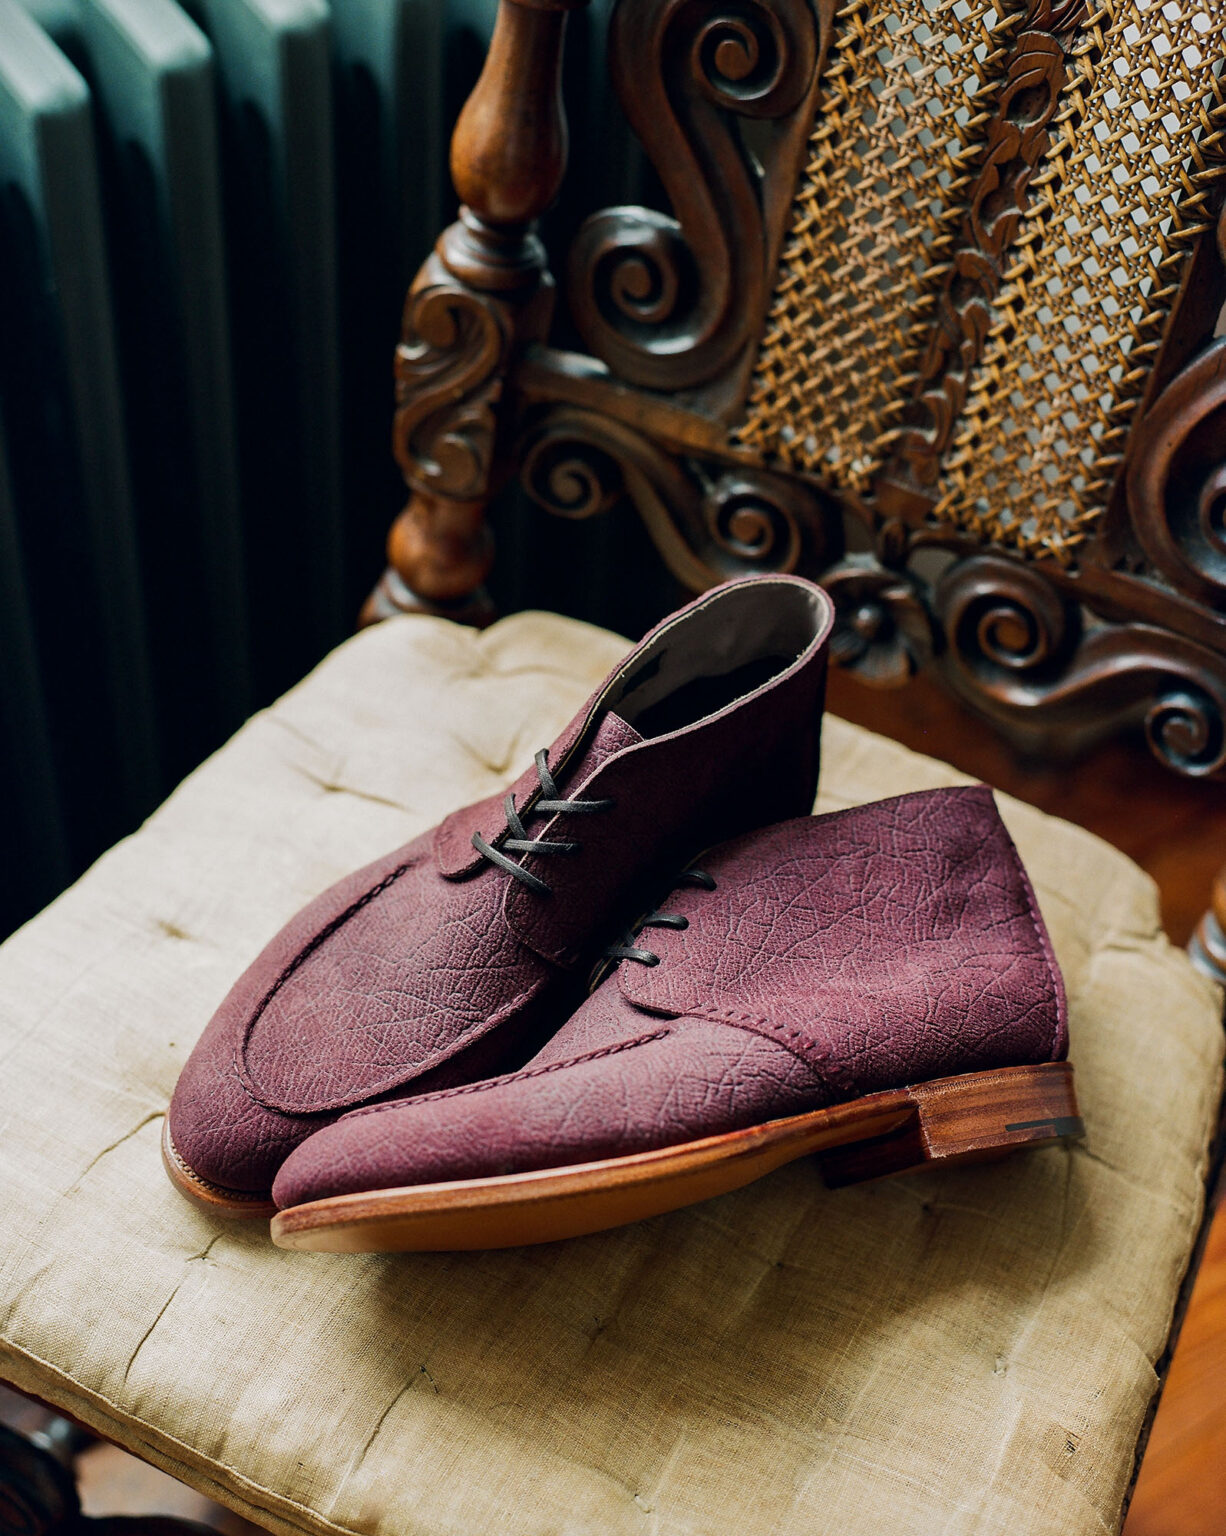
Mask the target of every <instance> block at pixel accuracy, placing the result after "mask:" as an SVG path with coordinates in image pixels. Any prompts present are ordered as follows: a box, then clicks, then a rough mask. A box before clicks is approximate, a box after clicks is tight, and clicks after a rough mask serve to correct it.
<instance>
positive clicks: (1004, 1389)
mask: <svg viewBox="0 0 1226 1536" xmlns="http://www.w3.org/2000/svg"><path fill="white" fill-rule="evenodd" d="M625 649H626V643H625V642H624V641H622V640H620V639H618V638H617V637H615V636H612V635H608V634H604V633H602V632H599V631H596V630H592V629H589V628H586V627H584V626H581V625H577V624H574V623H572V622H569V621H566V620H563V619H559V618H556V617H551V616H546V615H533V614H523V615H517V616H515V617H513V618H510V619H507V620H504V621H502V622H501V623H499V624H498V625H495V626H494V627H493V628H492V629H491V630H489V631H487V632H486V633H484V634H481V635H478V634H474V633H471V632H469V631H466V630H463V629H459V628H456V627H453V626H451V625H449V624H446V623H443V622H441V621H436V620H432V619H423V618H417V617H413V618H403V619H395V620H391V621H389V622H388V623H386V624H384V625H380V626H378V627H376V628H374V629H372V630H369V631H367V632H365V633H363V634H362V635H359V636H357V637H356V638H355V639H353V640H351V641H349V642H348V643H346V644H345V645H344V646H342V647H341V648H340V649H339V650H338V651H336V652H335V653H334V654H333V655H332V656H331V657H329V658H328V660H327V661H326V662H325V663H324V664H323V665H322V666H321V667H320V668H319V669H318V670H317V671H316V672H315V673H313V674H312V675H311V676H310V677H309V678H308V679H306V680H305V681H304V682H303V683H302V684H301V685H299V687H297V688H296V689H294V690H293V691H292V692H291V693H289V694H288V695H286V696H285V698H283V699H282V700H280V701H279V702H278V704H276V705H275V706H274V707H273V708H272V709H271V710H268V711H266V712H265V713H264V714H262V715H260V716H258V717H257V718H256V719H255V720H253V721H252V722H251V723H250V724H248V725H247V726H246V727H245V728H244V729H243V730H242V731H240V732H239V734H238V735H237V736H236V737H235V739H234V740H233V741H232V742H231V743H230V744H229V745H228V746H226V747H225V748H224V749H223V750H222V751H221V752H220V753H219V754H217V756H216V757H215V758H213V759H212V760H211V761H210V762H208V763H207V764H206V765H205V766H204V767H203V768H201V769H200V770H198V771H197V772H196V773H195V774H193V775H192V776H191V777H190V778H189V779H188V780H187V781H186V782H185V783H184V785H183V786H181V788H180V789H179V790H178V791H177V792H176V793H175V795H173V796H172V797H171V799H170V800H169V801H168V802H167V804H166V805H165V806H164V807H163V808H162V809H161V810H160V811H158V813H157V814H156V815H155V816H154V817H153V818H152V819H151V820H150V822H149V823H148V824H147V825H146V826H145V827H144V828H143V829H142V830H141V831H140V832H139V833H137V834H136V835H135V836H134V837H133V838H130V839H129V840H127V841H126V842H125V843H122V844H120V845H119V846H118V847H117V848H115V849H114V850H112V851H111V852H110V853H109V854H108V855H107V856H106V857H105V858H104V859H103V860H101V861H100V863H99V864H98V865H97V866H96V867H95V868H94V869H93V870H91V871H90V872H89V873H88V874H87V875H86V876H85V877H84V878H83V879H82V880H81V881H80V882H79V883H78V884H77V885H76V886H75V887H74V888H73V889H72V890H70V891H69V892H67V893H66V894H65V895H64V896H63V897H62V898H60V900H59V901H57V902H56V903H55V904H54V905H53V906H52V907H51V908H50V909H48V911H47V912H46V913H44V914H43V915H42V916H41V917H39V918H37V919H36V920H35V921H34V922H33V923H31V924H29V925H28V926H27V927H26V928H25V929H24V930H23V931H22V932H20V933H19V934H17V935H16V936H15V937H14V938H13V939H11V940H10V941H9V942H8V944H7V945H5V946H4V947H3V949H2V950H0V1126H2V1127H3V1130H2V1131H0V1230H2V1231H3V1233H4V1238H3V1242H2V1243H0V1375H3V1376H4V1377H6V1378H7V1379H9V1380H10V1381H12V1382H13V1383H14V1384H15V1385H16V1386H18V1387H19V1388H21V1389H24V1390H26V1391H28V1392H32V1393H35V1394H36V1395H38V1396H39V1397H42V1398H44V1399H46V1400H48V1401H50V1402H53V1403H56V1404H58V1405H59V1406H61V1407H62V1408H64V1409H65V1410H66V1411H68V1412H70V1413H73V1414H75V1415H76V1416H77V1417H79V1418H81V1419H82V1420H83V1421H84V1422H86V1423H89V1424H91V1425H93V1426H94V1427H95V1428H97V1429H98V1430H100V1431H101V1432H102V1433H104V1434H106V1435H108V1436H110V1437H111V1438H112V1439H114V1440H116V1441H117V1442H119V1443H120V1444H122V1445H126V1446H127V1447H129V1448H130V1449H132V1450H134V1451H135V1452H136V1453H137V1454H139V1455H142V1456H145V1457H146V1458H147V1459H149V1460H151V1461H153V1462H155V1463H156V1464H158V1465H161V1466H163V1467H165V1468H167V1469H168V1470H169V1471H171V1472H173V1473H174V1474H175V1475H176V1476H179V1477H181V1478H183V1479H184V1480H185V1481H188V1482H190V1483H192V1484H193V1485H194V1486H196V1487H199V1488H201V1489H203V1490H205V1491H207V1492H209V1493H211V1494H212V1495H214V1496H215V1497H218V1498H220V1499H222V1500H223V1501H224V1502H226V1503H228V1504H230V1505H231V1506H232V1507H234V1508H236V1509H238V1510H240V1511H242V1512H243V1513H245V1514H247V1515H248V1516H249V1517H250V1518H252V1519H254V1520H256V1521H258V1522H260V1523H261V1524H263V1525H265V1526H267V1527H269V1528H271V1529H274V1530H278V1531H283V1532H289V1531H307V1532H318V1533H341V1532H355V1533H356V1532H361V1533H371V1536H402V1533H403V1536H427V1533H428V1536H444V1533H446V1536H471V1533H472V1532H474V1531H478V1530H498V1531H500V1532H505V1533H511V1536H518V1533H523V1536H540V1533H542V1532H545V1531H548V1532H559V1533H562V1532H565V1533H568V1536H589V1533H590V1536H597V1533H598V1536H623V1533H625V1536H631V1533H634V1536H638V1533H641V1532H644V1531H653V1532H658V1533H663V1536H681V1533H685V1536H699V1533H701V1536H707V1533H711V1536H715V1533H720V1536H722V1533H724V1532H726V1531H728V1530H736V1531H738V1532H744V1533H748V1536H757V1533H766V1532H770V1533H772V1536H799V1533H802V1532H803V1533H810V1532H812V1531H813V1530H814V1529H822V1530H827V1529H829V1530H837V1531H839V1532H840V1536H861V1533H863V1536H869V1533H871V1536H880V1533H881V1532H882V1531H883V1530H906V1531H929V1530H942V1531H945V1532H947V1533H952V1536H959V1533H968V1536H969V1533H970V1532H975V1533H977V1536H979V1533H998V1532H999V1533H1001V1536H1005V1533H1007V1536H1016V1533H1017V1532H1018V1531H1026V1532H1028V1533H1037V1536H1066V1533H1067V1536H1072V1533H1077V1536H1080V1533H1082V1532H1091V1531H1094V1532H1098V1531H1101V1530H1102V1529H1104V1528H1106V1529H1111V1528H1112V1527H1113V1526H1114V1525H1115V1523H1116V1522H1117V1518H1118V1514H1119V1510H1120V1506H1121V1502H1122V1499H1123V1496H1124V1493H1125V1489H1126V1487H1127V1485H1128V1482H1129V1479H1130V1477H1131V1475H1132V1465H1133V1457H1134V1451H1135V1446H1136V1442H1137V1437H1138V1435H1139V1433H1140V1430H1141V1427H1142V1424H1143V1422H1144V1419H1145V1414H1146V1409H1147V1406H1148V1403H1149V1399H1150V1397H1151V1394H1152V1392H1153V1388H1154V1381H1155V1376H1154V1362H1155V1361H1156V1360H1157V1359H1158V1358H1159V1356H1160V1355H1161V1353H1162V1351H1163V1348H1164V1346H1165V1342H1166V1338H1167V1334H1168V1331H1169V1327H1170V1322H1171V1315H1172V1308H1173V1305H1174V1301H1175V1297H1176V1294H1177V1291H1178V1287H1179V1284H1180V1280H1181V1277H1182V1275H1183V1273H1184V1271H1185V1268H1186V1266H1187V1262H1188V1257H1189V1254H1190V1252H1191V1247H1192V1243H1193V1240H1194V1235H1195V1233H1196V1231H1197V1229H1198V1225H1199V1220H1200V1215H1201V1209H1202V1197H1203V1191H1202V1183H1201V1181H1202V1178H1203V1175H1204V1171H1205V1165H1206V1149H1207V1146H1208V1142H1209V1137H1210V1133H1211V1128H1212V1126H1213V1123H1214V1119H1215V1114H1216V1107H1217V1103H1218V1095H1219V1088H1220V1065H1221V1055H1222V1032H1221V1023H1220V1002H1221V1000H1220V996H1219V994H1218V992H1217V991H1216V989H1214V988H1213V987H1212V986H1210V985H1209V984H1208V983H1207V982H1206V981H1204V980H1203V979H1202V978H1201V977H1200V976H1198V974H1197V973H1196V972H1195V971H1194V970H1193V969H1192V968H1191V967H1190V965H1189V964H1188V962H1187V961H1186V959H1185V958H1184V956H1183V955H1181V954H1180V953H1178V952H1177V951H1175V950H1173V949H1172V948H1171V946H1170V945H1169V944H1168V943H1167V942H1166V940H1165V939H1164V938H1163V937H1162V935H1161V932H1160V928H1159V921H1158V911H1157V903H1156V899H1155V892H1154V889H1153V886H1152V884H1151V883H1150V882H1149V881H1148V880H1147V879H1146V878H1145V877H1144V876H1143V875H1141V874H1140V873H1139V872H1138V871H1137V870H1136V869H1135V867H1134V866H1132V865H1131V864H1130V863H1129V861H1128V860H1126V859H1125V858H1123V857H1122V856H1121V855H1119V854H1118V853H1116V852H1114V851H1113V850H1111V849H1110V848H1108V847H1106V846H1105V845H1104V844H1102V843H1101V842H1099V841H1097V840H1096V839H1094V838H1093V837H1091V836H1089V835H1088V834H1086V833H1083V832H1081V831H1079V830H1077V829H1074V828H1072V827H1069V826H1067V825H1065V824H1063V823H1061V822H1059V821H1055V820H1052V819H1050V818H1048V817H1045V816H1043V815H1041V814H1040V813H1038V812H1036V811H1034V810H1032V809H1028V808H1026V807H1024V806H1020V805H1018V804H1017V803H1016V802H1013V801H1010V800H1008V799H1007V798H1005V797H1003V796H1002V797H999V802H998V803H999V805H1000V809H1001V812H1002V815H1003V817H1004V820H1005V822H1006V825H1007V826H1008V828H1009V830H1010V833H1011V834H1012V836H1013V837H1014V839H1015V841H1016V843H1017V846H1018V849H1019V851H1020V853H1021V855H1022V858H1023V860H1024V862H1025V864H1026V867H1027V869H1028V871H1029V874H1030V876H1031V879H1032V881H1033V883H1034V887H1035V890H1036V894H1037V897H1038V902H1039V906H1040V909H1041V911H1042V913H1043V917H1044V919H1045V921H1046V923H1047V926H1048V928H1049V931H1050V933H1051V937H1052V941H1053V944H1054V947H1055V951H1056V955H1057V958H1058V960H1059V962H1060V965H1061V968H1062V971H1063V974H1064V978H1065V983H1066V986H1067V990H1068V996H1069V1027H1070V1056H1071V1058H1072V1060H1073V1061H1074V1063H1075V1065H1076V1069H1077V1083H1078V1092H1079V1098H1080V1102H1081V1107H1082V1111H1083V1114H1084V1116H1085V1119H1086V1123H1087V1140H1086V1142H1085V1144H1084V1145H1083V1146H1079V1147H1072V1148H1069V1149H1067V1150H1060V1151H1047V1152H1042V1153H1036V1154H1034V1155H1030V1156H1021V1157H1017V1158H1014V1159H1012V1160H1010V1161H1008V1162H1005V1163H1001V1164H997V1165H992V1166H986V1167H977V1168H965V1169H958V1170H950V1171H946V1172H941V1173H934V1174H922V1175H919V1176H916V1177H914V1178H910V1179H897V1180H892V1181H886V1182H884V1183H881V1184H876V1185H866V1186H863V1187H859V1188H853V1189H848V1190H840V1191H837V1192H832V1191H828V1190H827V1189H825V1187H824V1186H823V1184H822V1182H821V1179H820V1176H819V1174H818V1172H817V1170H816V1168H815V1167H814V1166H813V1165H812V1164H811V1163H807V1162H805V1163H797V1164H794V1165H791V1166H789V1167H787V1168H785V1169H782V1170H780V1171H779V1172H778V1173H776V1174H774V1175H772V1176H771V1177H770V1178H768V1179H765V1180H762V1181H761V1182H759V1183H758V1184H756V1185H754V1186H752V1187H751V1188H748V1189H745V1190H742V1191H739V1192H737V1193H735V1194H731V1195H728V1196H725V1197H722V1198H721V1199H719V1200H718V1201H715V1202H712V1203H710V1204H707V1205H701V1206H696V1207H693V1208H691V1209H688V1210H685V1211H680V1212H677V1213H676V1214H674V1215H670V1216H666V1217H661V1218H658V1219H656V1220H654V1221H651V1222H646V1223H640V1224H638V1225H636V1226H631V1227H626V1228H623V1229H620V1230H618V1231H614V1232H609V1233H605V1234H601V1235H599V1236H595V1237H591V1238H584V1239H580V1240H577V1241H575V1242H570V1243H564V1244H558V1245H555V1246H552V1247H547V1248H540V1249H523V1250H508V1251H505V1252H500V1253H485V1254H481V1253H477V1254H466V1255H427V1256H415V1257H411V1258H410V1257H399V1256H370V1257H362V1258H353V1257H344V1256H331V1255H318V1256H315V1255H302V1254H292V1253H287V1252H284V1251H281V1250H278V1249H275V1248H273V1247H272V1246H271V1244H270V1243H269V1242H268V1239H267V1236H266V1234H265V1232H264V1230H263V1229H262V1228H261V1227H259V1226H255V1225H247V1226H241V1225H240V1226H234V1225H225V1226H221V1225H219V1224H217V1223H215V1222H213V1221H210V1220H209V1219H208V1218H207V1217H205V1216H204V1215H203V1214H201V1213H200V1212H198V1211H196V1210H195V1209H193V1208H192V1207H190V1206H189V1205H187V1204H185V1203H184V1202H183V1201H182V1200H181V1199H180V1198H179V1196H178V1195H177V1194H176V1193H175V1191H174V1190H173V1189H171V1187H170V1185H169V1184H168V1183H167V1181H166V1179H165V1177H164V1175H163V1173H162V1170H161V1167H160V1164H159V1154H158V1142H159V1135H160V1129H161V1120H162V1117H163V1115H164V1113H165V1109H166V1105H167V1102H168V1100H169V1096H170V1092H171V1089H172V1086H173V1084H174V1081H175V1078H176V1076H177V1074H178V1072H179V1070H180V1068H181V1066H182V1063H183V1061H184V1059H185V1057H186V1054H187V1051H188V1049H189V1048H190V1046H191V1044H192V1042H193V1040H194V1037H195V1035H196V1034H197V1033H198V1032H199V1031H200V1030H201V1029H202V1028H203V1026H204V1024H205V1022H206V1021H207V1019H208V1017H209V1015H210V1014H211V1012H212V1011H213V1009H214V1008H215V1007H216V1006H217V1004H218V1003H219V1002H220V1000H221V998H222V997H223V996H224V994H225V992H226V990H227V989H228V987H229V986H230V985H231V983H232V981H233V979H234V977H235V975H237V974H238V972H239V971H241V969H242V968H243V967H244V966H245V965H246V964H247V963H249V961H250V960H251V959H252V958H253V957H254V955H255V954H256V953H257V952H258V950H259V949H260V948H261V947H262V945H263V944H264V943H265V942H266V941H267V940H268V939H269V938H270V937H271V936H272V934H274V933H275V932H276V931H277V929H278V928H280V927H281V925H282V924H283V923H284V922H285V921H286V920H287V919H288V918H289V917H290V916H291V915H292V914H293V913H294V912H295V911H297V910H298V909H299V908H300V907H301V906H302V905H303V904H304V903H305V902H307V901H308V900H310V899H311V898H312V897H313V896H314V895H315V894H317V893H318V892H319V891H321V890H323V889H324V888H325V887H326V886H328V885H329V884H330V883H332V882H333V881H334V880H335V879H337V878H338V877H340V876H341V875H343V874H344V873H345V872H346V871H347V870H349V869H352V868H354V867H355V866H356V865H358V864H360V863H362V862H363V861H365V860H368V859H371V858H374V857H376V856H377V855H378V854H379V853H380V852H381V851H382V850H384V849H386V848H389V847H393V846H395V845H396V844H398V843H404V842H407V841H408V840H409V839H410V838H412V837H413V836H415V835H417V834H418V833H419V832H420V831H422V830H424V829H425V828H427V827H429V826H430V825H432V824H433V823H435V822H437V821H438V820H439V819H440V818H441V817H442V816H444V815H445V814H446V813H447V812H448V811H449V810H451V809H452V808H454V807H455V806H456V805H459V804H461V803H463V802H465V801H471V800H474V799H476V798H480V797H481V796H483V795H489V794H493V793H494V792H496V791H497V789H498V788H499V786H500V785H501V784H502V783H503V782H504V781H505V779H506V777H507V775H508V773H509V772H512V771H513V770H514V768H515V765H516V764H517V763H518V762H521V761H524V760H526V759H527V757H528V756H529V755H530V754H531V752H532V751H533V750H534V748H535V747H536V746H537V745H539V743H540V742H541V741H543V740H548V739H551V737H552V736H554V735H556V733H557V732H558V731H559V730H560V729H561V727H562V726H563V725H564V723H565V721H566V720H567V718H569V716H570V715H571V714H573V713H574V711H575V710H576V709H577V708H578V706H579V705H580V703H581V702H582V700H583V699H584V697H585V696H586V695H587V694H588V693H589V692H590V691H591V689H592V688H593V687H594V686H595V684H596V683H597V682H598V681H599V680H600V678H601V677H602V676H604V674H605V673H606V672H607V671H608V670H609V669H610V667H612V666H613V665H614V663H615V662H616V661H617V659H618V657H619V656H620V655H621V654H623V653H624V651H625ZM954 782H958V776H957V775H956V774H954V773H953V772H952V770H950V769H948V768H946V767H944V766H943V765H941V764H938V763H935V762H933V761H931V760H930V759H926V758H922V757H917V756H915V755H913V754H911V753H908V752H906V751H904V750H903V749H901V748H899V747H897V746H894V745H893V744H890V743H888V742H884V741H882V740H881V739H879V738H876V737H873V736H871V735H869V734H867V733H865V732H862V731H858V730H856V729H854V728H852V727H850V726H847V725H844V724H842V723H841V722H839V721H837V720H829V719H828V720H827V722H826V726H825V734H824V751H823V782H822V794H821V797H820V800H819V808H821V809H836V808H838V807H840V806H845V805H850V804H855V803H860V802H863V801H866V800H871V799H875V798H880V797H883V796H887V795H892V794H897V793H900V792H903V791H906V790H912V789H921V788H925V787H930V786H936V785H940V784H948V783H954Z"/></svg>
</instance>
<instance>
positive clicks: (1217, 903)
mask: <svg viewBox="0 0 1226 1536" xmlns="http://www.w3.org/2000/svg"><path fill="white" fill-rule="evenodd" d="M1188 953H1189V954H1190V955H1191V957H1192V963H1193V964H1194V965H1195V966H1197V968H1198V969H1200V970H1202V971H1204V973H1205V974H1206V976H1211V977H1212V978H1213V980H1214V981H1217V982H1220V983H1221V984H1222V985H1223V986H1226V868H1223V869H1222V870H1221V872H1220V873H1219V875H1218V877H1217V879H1216V880H1215V881H1214V882H1213V896H1212V898H1211V900H1210V904H1209V910H1208V911H1207V912H1206V913H1205V915H1204V917H1202V918H1201V920H1200V923H1199V925H1198V927H1197V929H1196V932H1195V933H1194V934H1193V935H1192V939H1191V942H1190V943H1189V944H1188Z"/></svg>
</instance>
